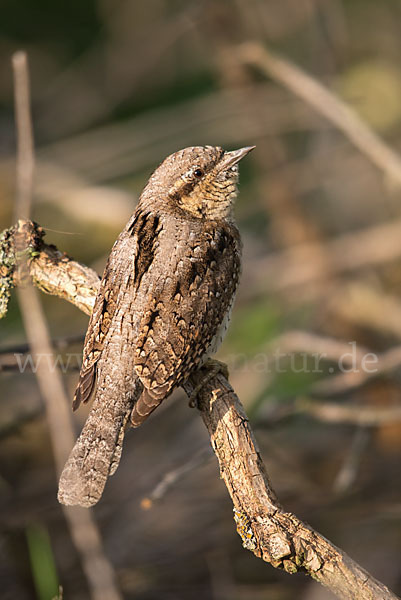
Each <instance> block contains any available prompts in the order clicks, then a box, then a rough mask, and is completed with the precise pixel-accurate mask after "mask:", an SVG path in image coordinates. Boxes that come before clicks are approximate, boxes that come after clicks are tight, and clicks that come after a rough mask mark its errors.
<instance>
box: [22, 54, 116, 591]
mask: <svg viewBox="0 0 401 600" xmlns="http://www.w3.org/2000/svg"><path fill="white" fill-rule="evenodd" d="M13 68H14V80H15V99H16V101H15V104H16V120H17V130H18V151H17V190H18V195H17V197H18V202H17V205H16V217H17V219H22V218H23V217H27V216H29V213H30V207H31V202H32V193H33V189H32V177H33V165H34V156H33V133H32V122H31V115H30V104H29V78H28V61H27V56H26V54H25V53H23V52H18V53H17V54H16V55H14V57H13ZM19 223H20V224H21V223H23V221H22V220H19ZM25 234H26V232H25V233H24V231H23V230H19V231H18V230H17V232H16V240H17V243H16V249H17V252H15V255H14V256H16V258H17V262H20V263H21V262H24V263H25V266H24V267H23V268H22V271H23V272H24V271H26V269H28V268H29V267H27V265H26V262H27V260H29V259H28V255H27V253H28V247H29V243H28V244H27V243H26V242H27V239H26V235H25ZM24 279H25V281H24V283H25V286H24V287H20V288H18V301H19V305H20V309H21V315H22V319H23V323H24V327H25V332H26V335H27V338H28V342H29V346H30V349H31V352H32V355H33V357H37V356H39V355H40V354H47V355H48V356H51V355H52V353H53V349H52V346H51V342H50V334H49V331H48V328H47V324H46V318H45V315H44V312H43V309H42V306H41V304H40V300H39V296H38V292H37V290H36V289H35V288H34V287H33V285H32V282H31V280H30V278H28V279H27V278H26V277H24ZM44 284H45V285H46V282H44ZM36 378H37V382H38V385H39V388H40V391H41V394H42V397H43V399H44V402H45V407H46V416H47V422H48V426H49V431H50V438H51V441H52V448H53V453H54V459H55V463H56V472H57V474H59V473H61V470H62V468H63V466H64V463H65V461H66V459H67V457H68V454H69V452H70V450H71V448H72V446H73V443H74V431H73V426H72V418H71V411H70V409H69V404H70V402H69V399H68V397H67V394H66V392H65V389H64V385H63V381H62V378H61V375H60V373H59V371H57V370H51V369H49V367H48V365H46V364H45V363H42V362H41V363H40V364H38V368H37V370H36ZM63 512H64V515H65V518H66V520H67V523H68V526H69V529H70V532H71V537H72V539H73V541H74V543H75V546H76V548H77V550H78V552H79V554H80V556H81V559H82V566H83V569H84V571H85V574H86V577H87V582H88V586H89V589H90V595H91V597H92V598H93V600H121V598H122V596H121V594H120V592H119V590H118V588H117V585H116V581H115V574H114V570H113V567H112V566H111V563H110V562H109V560H108V559H107V558H106V556H105V554H104V551H103V548H102V542H101V537H100V534H99V530H98V528H97V526H96V523H95V521H94V519H93V516H92V514H91V512H90V511H87V510H84V509H82V508H78V507H63Z"/></svg>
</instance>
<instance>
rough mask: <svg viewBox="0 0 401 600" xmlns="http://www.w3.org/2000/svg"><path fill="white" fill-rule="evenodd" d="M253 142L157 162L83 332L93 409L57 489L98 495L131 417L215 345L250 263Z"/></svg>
mask: <svg viewBox="0 0 401 600" xmlns="http://www.w3.org/2000/svg"><path fill="white" fill-rule="evenodd" d="M251 149H252V148H243V149H241V150H237V151H234V152H225V151H224V150H222V149H221V148H218V147H212V146H205V147H191V148H185V149H184V150H181V151H179V152H176V153H175V154H172V155H171V156H169V157H167V158H166V160H165V161H164V162H163V163H162V164H161V165H160V166H159V167H158V169H156V171H155V172H154V173H153V175H152V176H151V178H150V179H149V182H148V184H147V185H146V187H145V189H144V191H143V192H142V195H141V198H140V201H139V204H138V207H137V209H136V211H135V213H134V215H133V216H132V217H131V219H130V220H129V222H128V224H127V226H126V227H125V229H124V230H123V231H122V233H121V234H120V236H119V237H118V239H117V241H116V242H115V244H114V246H113V249H112V251H111V254H110V257H109V260H108V262H107V265H106V268H105V271H104V274H103V278H102V282H101V286H100V290H99V293H98V296H97V298H96V302H95V306H94V309H93V313H92V316H91V319H90V322H89V327H88V331H87V334H86V338H85V346H84V353H83V363H82V368H81V373H80V379H79V383H78V387H77V390H76V393H75V397H74V403H73V407H74V409H76V408H77V407H78V406H79V405H80V403H81V402H87V401H88V400H89V398H90V397H91V395H92V393H93V392H94V402H93V407H92V410H91V412H90V414H89V416H88V419H87V421H86V423H85V426H84V428H83V430H82V432H81V435H80V436H79V438H78V440H77V442H76V444H75V446H74V448H73V450H72V452H71V455H70V457H69V459H68V461H67V463H66V466H65V467H64V470H63V473H62V475H61V478H60V485H59V495H58V497H59V501H60V502H62V503H64V504H80V505H82V506H91V505H92V504H95V503H96V502H97V501H98V500H99V498H100V496H101V495H102V492H103V489H104V485H105V483H106V480H107V478H108V476H109V475H111V474H113V473H114V471H115V470H116V468H117V466H118V463H119V460H120V455H121V450H122V441H123V437H124V429H125V426H126V424H127V422H128V420H129V419H130V420H131V423H132V425H133V426H135V427H137V426H138V425H140V424H141V423H142V422H143V421H144V420H145V419H146V418H147V417H148V415H149V414H150V413H151V412H153V410H154V409H155V408H156V407H157V406H158V405H159V404H160V403H161V402H162V401H163V400H164V399H165V398H166V397H167V396H169V395H170V394H171V392H172V391H173V389H174V388H176V387H177V386H179V385H180V384H181V383H183V382H184V381H185V380H186V379H187V378H188V376H189V375H190V374H191V372H193V371H194V370H195V369H197V368H199V366H201V365H202V364H203V362H204V361H205V360H206V359H207V358H208V357H209V356H210V355H211V354H213V353H214V352H215V351H216V349H217V347H218V345H219V344H220V342H221V340H222V338H223V336H224V333H225V330H226V329H227V325H228V321H229V316H230V313H231V308H232V304H233V301H234V297H235V292H236V288H237V285H238V278H239V274H240V257H241V242H240V237H239V233H238V230H237V228H236V226H235V223H234V218H233V202H234V200H235V197H236V195H237V180H238V161H239V160H240V159H241V158H242V157H243V156H245V155H246V154H247V153H248V152H249V151H250V150H251Z"/></svg>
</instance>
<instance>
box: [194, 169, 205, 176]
mask: <svg viewBox="0 0 401 600" xmlns="http://www.w3.org/2000/svg"><path fill="white" fill-rule="evenodd" d="M204 174H205V172H204V171H203V170H202V169H195V171H194V175H195V177H203V175H204Z"/></svg>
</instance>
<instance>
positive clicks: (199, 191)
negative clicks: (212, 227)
mask: <svg viewBox="0 0 401 600" xmlns="http://www.w3.org/2000/svg"><path fill="white" fill-rule="evenodd" d="M254 147H255V146H247V147H245V148H240V149H239V150H232V151H231V152H226V151H225V150H223V149H222V148H220V147H218V146H192V147H189V148H184V149H183V150H179V151H178V152H175V153H174V154H171V155H170V156H168V157H167V158H166V159H165V160H164V161H163V162H162V164H161V165H160V166H159V167H158V168H157V169H156V171H155V172H154V173H153V175H152V177H151V179H150V180H149V184H148V186H149V185H150V186H153V187H154V188H157V191H158V193H159V194H160V192H162V196H163V200H164V202H165V200H166V196H167V202H168V204H169V205H170V206H171V207H172V209H173V210H174V209H175V210H176V209H177V208H178V209H179V210H181V211H184V213H187V214H189V215H191V216H192V217H195V218H198V219H221V218H230V217H231V215H232V207H233V203H234V200H235V198H236V196H237V183H238V163H239V161H240V160H241V159H242V158H244V156H246V155H247V154H248V153H249V152H250V151H251V150H253V148H254ZM148 186H147V187H148ZM145 196H146V194H145Z"/></svg>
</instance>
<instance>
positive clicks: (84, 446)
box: [58, 384, 142, 507]
mask: <svg viewBox="0 0 401 600" xmlns="http://www.w3.org/2000/svg"><path fill="white" fill-rule="evenodd" d="M141 391H142V386H141V384H139V385H138V386H137V389H136V390H135V391H134V393H131V394H130V395H129V396H127V397H126V398H125V399H119V401H116V400H115V399H113V401H112V402H109V403H106V404H105V402H104V399H103V398H98V397H96V398H95V401H94V404H93V407H92V410H91V412H90V413H89V415H88V418H87V420H86V423H85V425H84V428H83V429H82V432H81V435H80V436H79V438H78V439H77V441H76V443H75V446H74V448H73V449H72V451H71V454H70V456H69V458H68V460H67V462H66V464H65V467H64V469H63V472H62V473H61V476H60V482H59V490H58V500H59V502H61V504H67V505H79V506H85V507H89V506H93V505H94V504H96V502H98V500H99V499H100V497H101V496H102V494H103V490H104V486H105V485H106V481H107V479H108V477H109V476H110V475H113V473H114V472H115V471H116V469H117V467H118V464H119V462H120V458H121V452H122V446H123V440H124V432H125V426H126V424H127V422H128V420H129V417H130V414H131V411H132V407H133V405H134V403H135V401H136V400H137V398H138V396H139V394H140V393H141Z"/></svg>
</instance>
